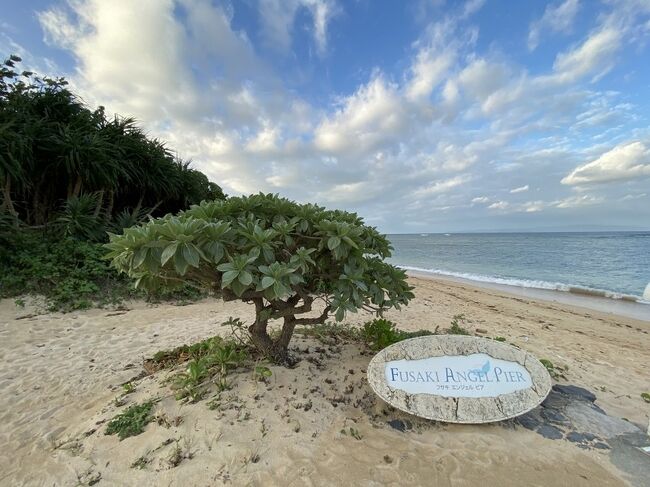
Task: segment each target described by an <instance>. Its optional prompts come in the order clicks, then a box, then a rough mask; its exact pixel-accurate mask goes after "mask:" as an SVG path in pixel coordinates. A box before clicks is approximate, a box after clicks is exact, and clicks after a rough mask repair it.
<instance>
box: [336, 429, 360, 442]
mask: <svg viewBox="0 0 650 487" xmlns="http://www.w3.org/2000/svg"><path fill="white" fill-rule="evenodd" d="M341 434H342V435H343V436H347V435H348V434H349V435H350V436H351V437H352V438H354V439H355V440H361V439H363V436H361V433H359V430H358V429H356V428H353V427H351V426H350V428H349V429H348V430H346V429H345V428H343V429H342V430H341Z"/></svg>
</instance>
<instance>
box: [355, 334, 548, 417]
mask: <svg viewBox="0 0 650 487" xmlns="http://www.w3.org/2000/svg"><path fill="white" fill-rule="evenodd" d="M368 382H369V383H370V387H372V389H373V390H374V391H375V393H377V395H378V396H379V397H381V398H382V399H383V400H384V401H386V402H387V403H388V404H390V405H391V406H394V407H396V408H398V409H401V410H402V411H406V412H407V413H411V414H414V415H416V416H421V417H423V418H427V419H434V420H436V421H444V422H448V423H489V422H492V421H501V420H504V419H508V418H512V417H515V416H519V415H520V414H523V413H525V412H527V411H530V410H531V409H533V408H534V407H536V406H537V405H539V404H540V403H541V402H542V401H543V400H544V399H545V398H546V396H547V395H548V393H549V392H550V390H551V377H550V376H549V374H548V371H547V370H546V368H545V367H544V366H543V365H542V364H541V363H540V361H539V360H537V359H536V358H535V357H533V356H532V355H531V354H529V353H527V352H525V351H524V350H520V349H518V348H516V347H513V346H512V345H507V344H505V343H501V342H497V341H494V340H490V339H488V338H480V337H469V336H460V335H431V336H423V337H417V338H411V339H409V340H404V341H402V342H399V343H395V344H393V345H391V346H389V347H387V348H385V349H383V350H382V351H381V352H379V353H378V354H377V355H375V356H374V357H373V359H372V360H371V361H370V364H369V365H368Z"/></svg>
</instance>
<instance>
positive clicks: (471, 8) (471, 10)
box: [460, 0, 486, 19]
mask: <svg viewBox="0 0 650 487" xmlns="http://www.w3.org/2000/svg"><path fill="white" fill-rule="evenodd" d="M485 1H486V0H467V1H466V2H465V5H463V12H462V13H461V15H460V18H461V19H465V18H467V17H470V16H472V15H474V14H475V13H476V12H478V11H479V10H481V9H482V8H483V5H485Z"/></svg>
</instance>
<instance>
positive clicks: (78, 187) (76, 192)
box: [72, 174, 81, 196]
mask: <svg viewBox="0 0 650 487" xmlns="http://www.w3.org/2000/svg"><path fill="white" fill-rule="evenodd" d="M80 194H81V174H79V175H78V176H77V182H76V183H75V185H74V190H72V196H79V195H80Z"/></svg>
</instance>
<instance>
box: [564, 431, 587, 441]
mask: <svg viewBox="0 0 650 487" xmlns="http://www.w3.org/2000/svg"><path fill="white" fill-rule="evenodd" d="M566 439H567V440H569V441H570V442H572V443H586V442H587V441H589V440H588V438H587V435H584V434H583V433H578V432H577V431H572V432H571V433H569V434H568V435H566Z"/></svg>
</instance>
